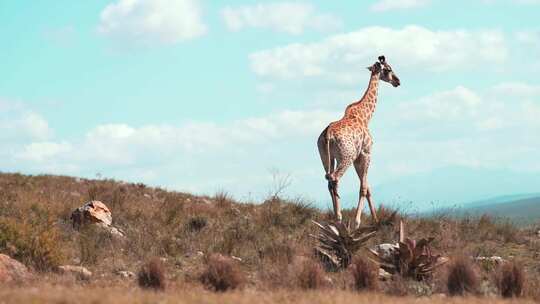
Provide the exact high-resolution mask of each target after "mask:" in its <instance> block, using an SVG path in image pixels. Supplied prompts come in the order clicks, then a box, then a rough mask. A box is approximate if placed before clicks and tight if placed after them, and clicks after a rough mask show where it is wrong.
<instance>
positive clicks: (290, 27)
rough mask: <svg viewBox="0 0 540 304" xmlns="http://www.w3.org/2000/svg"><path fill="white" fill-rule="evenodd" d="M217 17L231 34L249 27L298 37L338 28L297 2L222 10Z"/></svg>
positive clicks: (337, 22)
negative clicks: (305, 32)
mask: <svg viewBox="0 0 540 304" xmlns="http://www.w3.org/2000/svg"><path fill="white" fill-rule="evenodd" d="M221 15H222V17H223V20H224V21H225V25H226V26H227V28H228V29H229V30H232V31H239V30H242V29H244V28H250V27H252V28H265V29H272V30H274V31H278V32H285V33H288V34H294V35H298V34H301V33H303V32H304V31H305V30H306V29H314V30H318V31H327V30H334V29H336V28H339V27H340V26H341V21H340V20H339V19H338V18H337V17H335V16H333V15H330V14H322V13H318V12H317V11H316V10H315V8H314V7H313V5H311V4H307V3H297V2H275V3H266V4H256V5H247V6H240V7H226V8H224V9H223V10H222V12H221Z"/></svg>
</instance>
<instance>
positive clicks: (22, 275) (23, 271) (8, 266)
mask: <svg viewBox="0 0 540 304" xmlns="http://www.w3.org/2000/svg"><path fill="white" fill-rule="evenodd" d="M30 276H31V274H30V272H29V271H28V268H26V266H24V265H23V264H22V263H20V262H19V261H17V260H14V259H12V258H11V257H9V256H7V255H5V254H0V283H8V282H21V281H24V280H26V279H28V278H30Z"/></svg>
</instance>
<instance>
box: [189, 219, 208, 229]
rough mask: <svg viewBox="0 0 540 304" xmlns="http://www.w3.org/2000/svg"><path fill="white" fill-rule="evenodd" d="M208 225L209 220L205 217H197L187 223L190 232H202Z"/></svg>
mask: <svg viewBox="0 0 540 304" xmlns="http://www.w3.org/2000/svg"><path fill="white" fill-rule="evenodd" d="M207 224H208V220H207V219H206V217H203V216H196V217H193V218H191V219H190V220H189V221H188V222H187V230H188V231H190V232H198V231H201V230H202V229H203V228H204V227H206V225H207Z"/></svg>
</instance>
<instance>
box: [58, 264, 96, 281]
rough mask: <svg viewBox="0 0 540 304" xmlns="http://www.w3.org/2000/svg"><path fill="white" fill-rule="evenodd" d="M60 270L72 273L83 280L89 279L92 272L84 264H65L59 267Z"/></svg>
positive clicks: (63, 272)
mask: <svg viewBox="0 0 540 304" xmlns="http://www.w3.org/2000/svg"><path fill="white" fill-rule="evenodd" d="M58 272H60V273H62V274H71V275H74V276H75V277H77V278H78V279H81V280H89V279H90V278H91V277H92V272H91V271H90V270H88V269H86V268H85V267H83V266H73V265H64V266H59V267H58Z"/></svg>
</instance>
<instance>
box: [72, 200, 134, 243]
mask: <svg viewBox="0 0 540 304" xmlns="http://www.w3.org/2000/svg"><path fill="white" fill-rule="evenodd" d="M71 221H72V224H73V228H75V229H80V228H81V227H82V226H84V225H87V224H92V225H95V226H96V227H101V228H102V229H104V230H105V231H107V232H108V233H109V234H110V235H111V236H112V237H113V238H116V239H120V240H123V239H125V237H126V234H125V233H124V231H122V230H121V229H119V228H116V227H114V226H112V214H111V211H110V210H109V208H108V207H107V206H106V205H105V204H103V203H102V202H100V201H90V202H88V203H86V204H84V205H83V206H81V207H79V208H77V209H75V211H73V212H72V213H71Z"/></svg>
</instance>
